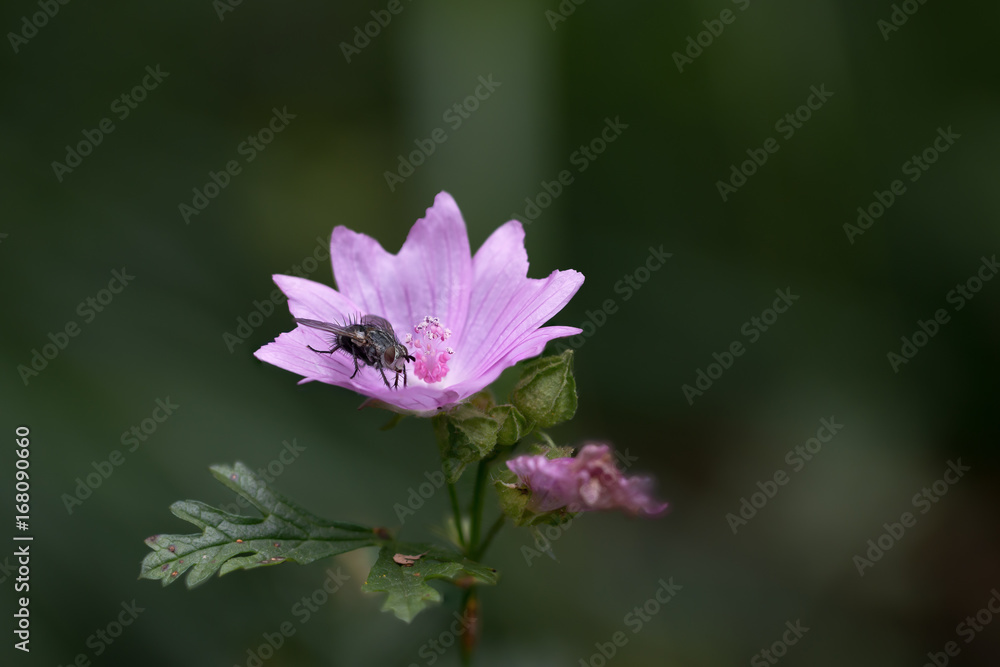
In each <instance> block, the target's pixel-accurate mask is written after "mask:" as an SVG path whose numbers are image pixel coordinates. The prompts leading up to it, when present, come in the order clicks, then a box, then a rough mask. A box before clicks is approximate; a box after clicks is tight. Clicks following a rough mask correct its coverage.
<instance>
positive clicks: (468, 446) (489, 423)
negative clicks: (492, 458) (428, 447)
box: [431, 404, 499, 484]
mask: <svg viewBox="0 0 1000 667" xmlns="http://www.w3.org/2000/svg"><path fill="white" fill-rule="evenodd" d="M431 421H432V422H433V425H434V435H435V436H437V441H438V447H439V448H440V450H441V460H442V461H443V462H444V463H443V468H444V474H445V477H446V478H447V480H448V482H449V483H452V484H453V483H455V482H456V481H458V478H459V477H461V476H462V472H464V471H465V467H466V466H468V465H469V464H470V463H475V462H476V461H480V460H482V459H484V458H486V457H487V456H489V455H490V454H492V453H493V448H494V447H496V444H497V431H498V430H499V425H498V424H497V422H496V420H495V419H493V418H492V417H490V416H489V415H488V414H486V413H484V412H482V411H481V410H479V408H477V407H475V406H473V405H471V404H462V405H459V406H457V407H454V408H452V409H451V410H449V411H447V412H443V413H441V414H439V415H435V416H434V418H433V419H432V420H431Z"/></svg>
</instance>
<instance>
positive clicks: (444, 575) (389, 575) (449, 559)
mask: <svg viewBox="0 0 1000 667" xmlns="http://www.w3.org/2000/svg"><path fill="white" fill-rule="evenodd" d="M397 554H398V555H405V556H411V557H413V556H419V558H416V559H415V560H413V564H412V565H401V564H399V563H397V562H396V561H395V560H393V557H394V556H396V555H397ZM497 577H498V574H497V571H496V570H494V569H492V568H489V567H486V566H485V565H481V564H479V563H475V562H473V561H470V560H468V559H466V558H464V557H463V556H462V554H460V553H458V552H457V551H447V550H445V549H441V548H438V547H434V546H431V545H428V544H413V543H404V542H395V543H389V544H386V545H384V546H383V547H382V548H381V549H380V550H379V553H378V558H377V559H376V560H375V564H374V565H372V569H371V571H370V572H369V573H368V578H367V580H366V581H365V583H364V585H363V586H362V587H361V590H362V591H365V592H366V593H388V594H389V595H388V597H387V598H386V600H385V603H384V604H383V605H382V611H391V612H392V613H393V614H395V615H396V618H399V619H400V620H403V621H406V622H407V623H409V622H410V621H412V620H413V618H414V617H415V616H416V615H417V614H419V613H420V612H421V611H423V610H424V609H426V608H427V607H428V606H430V605H431V604H435V603H438V602H440V601H441V593H440V592H439V591H438V590H436V589H434V588H432V587H431V586H429V585H428V583H427V582H428V580H430V579H444V580H446V581H450V582H451V583H453V584H455V585H457V586H460V587H468V586H471V585H472V584H490V585H492V584H495V583H496V582H497Z"/></svg>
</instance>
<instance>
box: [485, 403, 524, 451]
mask: <svg viewBox="0 0 1000 667" xmlns="http://www.w3.org/2000/svg"><path fill="white" fill-rule="evenodd" d="M489 414H490V417H492V418H493V419H495V420H496V422H497V427H498V428H497V444H498V445H502V446H504V447H510V446H511V445H515V444H517V442H518V440H520V439H521V438H523V437H524V436H526V435H528V434H529V433H531V428H532V425H531V424H529V423H528V419H527V417H525V416H524V415H522V414H521V411H520V410H518V409H517V408H516V407H514V406H513V405H497V406H495V407H493V408H491V409H490V412H489Z"/></svg>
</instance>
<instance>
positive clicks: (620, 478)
mask: <svg viewBox="0 0 1000 667" xmlns="http://www.w3.org/2000/svg"><path fill="white" fill-rule="evenodd" d="M507 467H508V468H510V469H511V470H512V471H513V472H514V474H515V475H517V476H518V479H520V481H521V483H522V484H524V485H525V486H527V487H528V489H529V490H530V491H531V499H530V500H529V501H528V508H529V509H531V510H532V511H533V512H538V513H543V512H551V511H553V510H556V509H560V508H562V507H565V508H567V509H568V510H569V511H571V512H581V511H592V510H612V509H620V510H624V511H626V512H628V513H630V514H639V513H642V514H645V515H647V516H655V515H658V514H662V513H663V512H664V511H666V509H667V506H668V505H667V503H660V502H657V501H655V500H653V498H652V496H651V495H650V491H651V490H652V485H653V479H652V478H649V477H632V478H630V479H626V478H625V476H624V475H623V474H622V472H621V471H620V470H618V468H617V467H616V466H615V458H614V455H613V454H612V453H611V448H610V447H608V446H607V445H585V446H584V447H583V448H582V449H581V450H580V451H579V453H578V454H577V455H576V456H575V457H572V458H558V459H550V458H547V457H546V456H545V455H538V456H519V457H517V458H514V459H511V460H510V461H507Z"/></svg>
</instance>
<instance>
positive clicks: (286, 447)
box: [219, 438, 306, 514]
mask: <svg viewBox="0 0 1000 667" xmlns="http://www.w3.org/2000/svg"><path fill="white" fill-rule="evenodd" d="M305 451H306V448H305V447H304V446H302V445H300V444H299V442H298V440H297V439H296V438H292V441H291V442H289V441H288V440H282V441H281V451H280V452H279V453H278V455H277V456H276V457H274V458H273V459H271V460H270V461H268V462H267V464H266V465H264V466H263V467H261V468H257V470H256V471H255V472H256V473H257V475H258V476H259V477H262V478H264V480H265V481H266V482H267V483H268V484H274V480H275V479H277V478H278V477H281V475H282V474H284V472H285V469H286V468H287V467H288V466H290V465H292V464H293V463H295V462H296V461H298V459H299V457H300V456H302V453H303V452H305ZM250 507H251V505H250V501H248V500H247V499H246V498H244V497H243V496H237V498H236V502H232V503H224V504H221V505H219V509H221V510H222V511H223V512H229V513H230V514H240V512H241V510H245V509H250Z"/></svg>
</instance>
